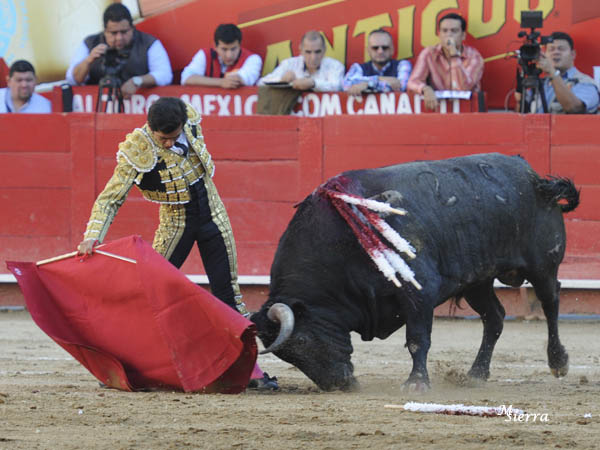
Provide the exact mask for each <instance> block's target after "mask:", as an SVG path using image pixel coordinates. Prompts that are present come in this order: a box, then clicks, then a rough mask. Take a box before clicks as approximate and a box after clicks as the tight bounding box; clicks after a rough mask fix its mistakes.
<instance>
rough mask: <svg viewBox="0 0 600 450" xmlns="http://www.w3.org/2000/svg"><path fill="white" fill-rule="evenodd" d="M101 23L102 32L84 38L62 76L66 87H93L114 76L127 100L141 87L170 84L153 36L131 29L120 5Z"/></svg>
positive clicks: (165, 58)
mask: <svg viewBox="0 0 600 450" xmlns="http://www.w3.org/2000/svg"><path fill="white" fill-rule="evenodd" d="M103 19H104V31H103V32H100V33H98V34H94V35H91V36H88V37H86V38H85V39H84V41H83V42H82V43H81V45H80V46H79V48H78V49H77V51H76V52H75V56H74V57H73V59H72V60H71V65H70V66H69V69H68V70H67V75H66V79H67V82H68V83H69V84H73V85H77V84H93V85H96V84H99V82H100V80H101V79H102V78H103V77H104V76H105V75H114V76H116V77H117V78H118V79H119V80H120V82H121V91H122V93H123V96H124V97H126V98H127V97H130V96H131V95H133V94H134V93H135V92H136V91H137V90H138V89H139V88H141V87H152V86H156V85H158V86H164V85H167V84H169V83H171V81H172V79H173V73H172V71H171V63H170V62H169V56H168V55H167V52H166V50H165V48H164V47H163V45H162V44H161V42H160V41H159V40H158V39H156V38H155V37H154V36H151V35H149V34H147V33H143V32H141V31H138V30H136V29H135V27H134V26H133V20H132V18H131V14H130V12H129V10H128V9H127V8H126V7H125V6H124V5H122V4H120V3H113V4H111V5H110V6H109V7H108V8H106V10H105V11H104V17H103Z"/></svg>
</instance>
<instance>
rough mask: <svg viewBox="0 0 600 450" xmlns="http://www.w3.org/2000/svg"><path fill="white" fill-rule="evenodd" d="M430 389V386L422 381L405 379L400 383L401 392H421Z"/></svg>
mask: <svg viewBox="0 0 600 450" xmlns="http://www.w3.org/2000/svg"><path fill="white" fill-rule="evenodd" d="M430 390H431V386H429V383H426V382H424V381H407V382H406V383H404V384H403V385H402V391H403V392H410V393H412V392H416V393H418V394H423V393H425V392H428V391H430Z"/></svg>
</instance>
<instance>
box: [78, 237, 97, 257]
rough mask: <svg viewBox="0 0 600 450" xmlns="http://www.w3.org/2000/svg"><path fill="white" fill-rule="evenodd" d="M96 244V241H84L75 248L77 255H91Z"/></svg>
mask: <svg viewBox="0 0 600 450" xmlns="http://www.w3.org/2000/svg"><path fill="white" fill-rule="evenodd" d="M97 243H98V241H97V240H96V239H84V240H83V241H81V242H80V243H79V245H78V246H77V254H78V255H91V254H92V252H93V251H94V246H95V245H96V244H97Z"/></svg>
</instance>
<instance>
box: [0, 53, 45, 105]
mask: <svg viewBox="0 0 600 450" xmlns="http://www.w3.org/2000/svg"><path fill="white" fill-rule="evenodd" d="M36 81H37V80H36V77H35V70H34V68H33V66H32V65H31V63H29V62H28V61H25V60H22V59H21V60H19V61H15V62H14V63H13V64H12V65H11V66H10V69H9V71H8V77H7V78H6V83H7V86H8V87H5V88H3V89H0V113H25V114H31V113H50V112H52V104H51V103H50V100H48V99H46V98H44V97H42V96H41V95H39V94H36V93H35V92H33V91H34V89H35V85H36Z"/></svg>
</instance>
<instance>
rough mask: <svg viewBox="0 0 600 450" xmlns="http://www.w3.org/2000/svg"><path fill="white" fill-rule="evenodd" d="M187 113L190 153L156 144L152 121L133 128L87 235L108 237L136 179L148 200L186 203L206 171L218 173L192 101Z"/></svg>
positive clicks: (89, 223) (103, 192) (123, 146)
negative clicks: (113, 222)
mask: <svg viewBox="0 0 600 450" xmlns="http://www.w3.org/2000/svg"><path fill="white" fill-rule="evenodd" d="M187 113H188V120H187V122H186V123H185V125H184V127H183V131H184V133H185V136H186V138H187V141H188V143H189V144H190V151H189V152H188V154H187V155H186V156H182V155H179V154H177V153H176V152H174V151H172V150H169V149H165V148H163V147H161V146H160V145H158V144H156V143H155V142H154V140H153V139H152V133H151V131H150V128H149V127H148V124H146V125H144V126H143V127H142V128H136V129H135V130H133V132H131V133H129V134H128V135H127V137H126V138H125V141H123V142H121V143H120V144H119V151H118V152H117V166H116V167H115V171H114V173H113V176H112V177H111V178H110V180H109V181H108V183H107V184H106V186H105V187H104V190H103V191H102V192H101V193H100V195H99V196H98V198H97V199H96V202H95V203H94V207H93V208H92V214H91V216H90V220H89V222H88V224H87V228H86V231H85V233H84V239H97V240H98V241H100V242H101V241H102V240H103V239H104V237H105V235H106V233H107V231H108V227H109V226H110V224H111V223H112V221H113V220H114V218H115V216H116V214H117V211H118V210H119V208H120V207H121V205H122V204H123V202H124V201H125V199H126V198H127V194H128V193H129V190H130V189H131V187H132V186H133V184H134V183H135V184H137V186H138V188H139V189H140V191H141V192H142V195H143V196H144V197H145V198H146V199H147V200H150V201H153V202H157V203H161V204H167V205H168V204H170V205H183V204H185V203H188V202H189V201H190V199H191V194H190V189H189V188H190V186H192V185H193V184H195V183H197V182H199V181H200V180H202V178H203V177H204V176H205V174H208V175H209V176H210V177H212V176H213V175H214V171H215V165H214V162H213V161H212V158H211V155H210V153H209V152H208V150H207V149H206V145H205V144H204V137H203V136H202V129H201V128H200V120H201V118H200V115H199V114H198V113H197V112H196V111H195V110H194V109H193V108H192V107H191V106H189V105H188V108H187ZM211 184H212V183H211Z"/></svg>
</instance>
